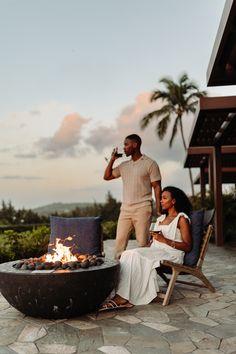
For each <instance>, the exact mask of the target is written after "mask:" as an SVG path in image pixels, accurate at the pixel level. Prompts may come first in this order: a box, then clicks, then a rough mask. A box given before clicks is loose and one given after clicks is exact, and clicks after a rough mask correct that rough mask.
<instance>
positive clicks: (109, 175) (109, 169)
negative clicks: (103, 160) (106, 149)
mask: <svg viewBox="0 0 236 354" xmlns="http://www.w3.org/2000/svg"><path fill="white" fill-rule="evenodd" d="M116 152H117V148H115V149H113V151H112V154H111V158H110V161H109V162H108V165H107V167H106V169H105V172H104V176H103V178H104V179H105V180H106V181H109V180H111V179H114V178H115V177H114V176H113V174H112V171H113V164H114V161H115V160H116V159H118V157H117V156H115V154H116Z"/></svg>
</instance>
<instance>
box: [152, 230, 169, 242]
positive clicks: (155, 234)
mask: <svg viewBox="0 0 236 354" xmlns="http://www.w3.org/2000/svg"><path fill="white" fill-rule="evenodd" d="M150 233H151V236H152V238H153V240H156V241H159V242H162V243H166V238H165V236H164V235H163V234H162V233H161V231H151V232H150Z"/></svg>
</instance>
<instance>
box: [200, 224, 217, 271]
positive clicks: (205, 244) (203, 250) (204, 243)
mask: <svg viewBox="0 0 236 354" xmlns="http://www.w3.org/2000/svg"><path fill="white" fill-rule="evenodd" d="M212 233H213V226H212V225H208V227H207V230H206V232H205V234H204V235H203V238H202V245H201V249H200V255H199V258H198V261H197V267H198V268H201V267H202V264H203V261H204V258H205V255H206V251H207V249H208V244H209V241H210V238H211V236H212Z"/></svg>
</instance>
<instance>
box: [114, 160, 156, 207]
mask: <svg viewBox="0 0 236 354" xmlns="http://www.w3.org/2000/svg"><path fill="white" fill-rule="evenodd" d="M112 175H113V176H114V177H115V178H118V177H121V178H122V180H123V202H122V207H121V209H126V208H129V207H132V206H135V205H137V207H142V206H145V205H150V204H151V201H152V186H151V183H152V182H155V181H160V180H161V173H160V169H159V166H158V164H157V163H156V161H154V160H152V159H150V158H149V157H147V156H145V155H142V156H141V158H140V159H138V160H137V161H133V160H132V159H131V160H129V161H125V162H122V163H121V164H120V165H118V166H117V167H115V168H114V169H113V171H112Z"/></svg>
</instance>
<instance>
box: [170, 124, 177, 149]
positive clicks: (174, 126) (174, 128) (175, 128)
mask: <svg viewBox="0 0 236 354" xmlns="http://www.w3.org/2000/svg"><path fill="white" fill-rule="evenodd" d="M178 121H179V117H177V118H176V119H175V122H174V125H173V129H172V134H171V138H170V141H169V147H171V146H172V143H173V140H174V138H175V136H176V133H177V128H178Z"/></svg>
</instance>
